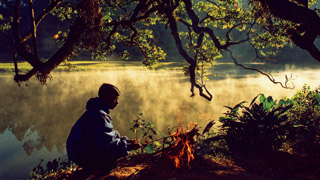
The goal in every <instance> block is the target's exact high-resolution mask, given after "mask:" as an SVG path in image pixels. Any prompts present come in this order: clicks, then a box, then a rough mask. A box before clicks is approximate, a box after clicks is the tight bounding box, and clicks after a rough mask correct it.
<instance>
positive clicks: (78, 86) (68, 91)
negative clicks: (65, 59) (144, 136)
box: [0, 70, 319, 179]
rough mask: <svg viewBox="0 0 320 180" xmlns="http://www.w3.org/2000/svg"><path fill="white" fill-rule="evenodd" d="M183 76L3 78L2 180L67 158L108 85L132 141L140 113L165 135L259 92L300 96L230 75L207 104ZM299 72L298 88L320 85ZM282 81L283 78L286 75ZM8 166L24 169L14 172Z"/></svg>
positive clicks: (119, 122)
mask: <svg viewBox="0 0 320 180" xmlns="http://www.w3.org/2000/svg"><path fill="white" fill-rule="evenodd" d="M181 74H182V73H181V72H175V71H156V72H150V71H143V70H135V71H129V70H128V71H107V72H99V73H97V72H87V73H69V74H68V73H56V74H54V75H53V77H54V79H53V80H52V81H49V82H48V85H47V86H41V85H39V82H38V81H36V80H31V81H30V82H28V85H27V86H26V85H22V86H21V87H18V86H17V84H15V83H14V82H13V81H12V79H11V77H1V78H0V83H1V84H2V87H1V91H0V97H1V101H0V105H1V109H0V115H1V116H0V145H1V147H7V148H1V150H0V151H1V153H0V154H1V156H0V161H1V164H0V169H1V170H0V179H7V177H10V178H9V179H16V178H25V177H26V176H28V172H30V170H31V169H32V167H34V166H35V165H36V164H37V163H38V161H39V159H40V158H44V159H46V158H47V159H48V160H52V159H54V158H57V157H58V156H59V155H61V154H64V153H65V142H66V139H67V136H68V133H69V131H70V129H71V127H72V125H73V124H74V123H75V121H76V120H77V119H78V118H79V117H80V116H81V114H82V113H83V112H84V110H85V104H86V101H87V100H88V99H89V98H91V97H95V96H97V90H98V88H99V87H100V85H101V84H102V83H104V82H107V83H111V84H114V85H116V86H117V87H119V89H120V91H121V92H122V94H121V96H120V99H119V105H118V106H117V108H116V109H115V110H113V111H111V116H112V117H113V120H114V126H115V127H116V128H117V129H118V130H119V131H120V133H121V134H125V135H128V136H131V137H133V136H134V134H133V133H131V132H130V130H129V129H130V124H129V121H130V120H133V119H134V118H136V116H137V115H138V114H139V113H140V112H142V113H144V116H143V117H144V119H145V120H147V121H151V122H152V123H153V124H154V125H155V127H156V128H157V129H158V130H160V131H162V132H163V133H165V132H166V128H167V125H169V124H170V125H176V124H177V120H178V119H180V120H182V121H183V123H188V122H190V121H194V122H197V123H199V124H200V126H202V127H203V126H204V125H205V124H206V123H207V122H209V121H210V120H212V119H216V120H217V119H218V117H219V116H221V113H222V112H224V111H225V108H224V107H223V106H225V105H227V106H233V105H235V103H238V102H240V101H242V100H247V101H250V100H251V99H252V98H253V97H255V96H256V95H257V94H258V93H265V94H266V95H272V96H274V98H276V99H277V98H281V97H283V96H291V95H292V94H294V93H295V90H286V89H282V88H281V87H280V86H278V85H273V84H272V83H271V82H269V81H268V80H267V79H266V77H263V76H259V75H254V76H253V75H245V77H246V78H242V79H234V78H228V76H227V75H226V77H225V78H220V77H219V76H218V77H216V78H217V79H216V80H215V81H210V82H208V83H207V87H208V89H209V90H210V91H211V92H212V93H213V101H212V102H208V101H206V100H205V99H203V98H200V97H195V98H190V97H189V96H190V93H189V89H190V84H189V81H188V79H187V78H186V77H183V76H182V75H181ZM295 74H298V75H299V78H298V79H297V80H296V81H295V85H296V86H297V88H301V87H302V85H303V83H308V84H310V85H312V86H313V87H317V86H318V79H319V75H317V74H319V72H318V71H314V70H303V71H297V70H295ZM279 77H281V78H283V74H279ZM8 142H10V143H8ZM3 145H4V146H3ZM17 149H19V150H17ZM22 149H23V151H22ZM40 155H41V156H40ZM26 156H29V157H28V158H29V160H28V163H29V164H28V166H27V167H28V168H26V167H21V165H22V164H25V163H26V161H27V160H26V159H28V158H27V157H26ZM13 157H20V158H13ZM50 157H51V159H49V158H50ZM52 157H53V158H52ZM8 158H9V159H10V158H11V159H13V160H11V161H10V163H11V165H8V162H9V160H8ZM9 167H10V168H12V167H15V168H17V169H19V168H21V169H23V170H24V171H23V172H22V171H21V173H20V174H19V173H17V172H12V173H10V172H8V171H9V169H8V168H9ZM12 177H14V178H12Z"/></svg>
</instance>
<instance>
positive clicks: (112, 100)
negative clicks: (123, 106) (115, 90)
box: [105, 96, 119, 109]
mask: <svg viewBox="0 0 320 180" xmlns="http://www.w3.org/2000/svg"><path fill="white" fill-rule="evenodd" d="M118 99H119V96H109V97H107V98H105V102H106V103H107V106H108V108H109V109H114V108H115V107H116V106H117V105H118Z"/></svg>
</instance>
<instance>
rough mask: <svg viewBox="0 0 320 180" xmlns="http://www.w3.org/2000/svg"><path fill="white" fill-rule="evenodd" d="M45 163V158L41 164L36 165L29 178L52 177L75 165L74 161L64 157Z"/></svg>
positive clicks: (33, 179)
mask: <svg viewBox="0 0 320 180" xmlns="http://www.w3.org/2000/svg"><path fill="white" fill-rule="evenodd" d="M43 163H44V161H43V159H41V160H40V162H39V164H38V165H37V166H35V167H34V168H33V170H32V171H31V172H30V177H29V178H28V179H30V180H31V179H32V180H35V179H51V177H53V176H55V175H57V174H59V173H61V172H63V171H68V170H70V169H73V168H74V167H75V164H74V163H73V162H71V161H68V160H65V159H63V158H58V159H54V160H52V161H48V162H47V164H46V165H44V164H43Z"/></svg>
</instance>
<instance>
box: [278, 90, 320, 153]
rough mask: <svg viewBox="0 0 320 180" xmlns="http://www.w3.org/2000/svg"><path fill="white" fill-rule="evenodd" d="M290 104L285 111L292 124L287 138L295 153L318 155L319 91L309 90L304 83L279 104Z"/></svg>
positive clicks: (319, 136) (319, 146)
mask: <svg viewBox="0 0 320 180" xmlns="http://www.w3.org/2000/svg"><path fill="white" fill-rule="evenodd" d="M280 103H281V104H290V105H292V108H291V109H289V110H288V111H287V112H286V115H287V117H288V120H289V121H290V123H291V124H292V127H293V129H292V131H291V132H290V136H289V140H290V143H291V144H292V148H293V149H294V151H295V152H297V153H306V154H307V155H308V156H314V155H320V153H319V152H318V150H319V148H320V126H319V125H320V91H319V88H317V89H315V90H311V89H310V86H308V85H306V84H305V85H304V86H303V88H302V89H301V90H298V91H297V93H296V94H295V95H294V96H292V97H291V98H290V99H287V98H284V99H281V100H280V101H279V104H280Z"/></svg>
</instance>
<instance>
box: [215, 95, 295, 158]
mask: <svg viewBox="0 0 320 180" xmlns="http://www.w3.org/2000/svg"><path fill="white" fill-rule="evenodd" d="M258 97H259V100H260V103H256V102H255V100H256V98H258ZM244 103H245V102H241V103H239V104H237V105H235V106H234V107H227V108H228V109H229V111H227V112H226V113H225V116H223V117H220V122H221V123H222V125H221V130H220V131H221V134H222V136H223V138H224V139H225V141H226V143H227V145H228V147H229V149H230V151H231V152H232V153H240V154H244V153H249V152H254V153H257V152H271V151H273V150H276V151H277V150H279V149H280V147H281V146H282V144H283V142H285V140H286V136H287V134H288V130H289V129H290V124H289V123H288V118H287V116H286V115H285V114H284V113H285V112H286V111H288V109H289V108H290V107H291V105H286V106H276V105H277V102H276V101H274V100H273V99H272V97H271V96H269V97H265V96H264V95H263V94H260V95H258V96H257V97H255V98H254V99H253V100H252V102H251V104H250V105H249V106H248V107H247V106H245V105H244ZM240 110H241V111H240Z"/></svg>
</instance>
